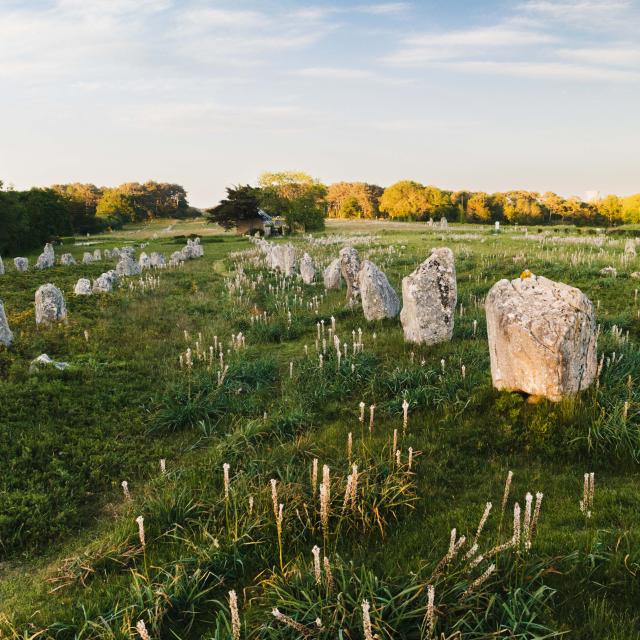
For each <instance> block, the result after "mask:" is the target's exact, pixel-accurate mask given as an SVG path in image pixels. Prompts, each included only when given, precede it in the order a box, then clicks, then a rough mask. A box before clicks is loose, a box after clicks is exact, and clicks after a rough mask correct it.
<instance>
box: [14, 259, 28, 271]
mask: <svg viewBox="0 0 640 640" xmlns="http://www.w3.org/2000/svg"><path fill="white" fill-rule="evenodd" d="M13 264H14V266H15V268H16V271H20V272H25V271H28V270H29V258H14V259H13Z"/></svg>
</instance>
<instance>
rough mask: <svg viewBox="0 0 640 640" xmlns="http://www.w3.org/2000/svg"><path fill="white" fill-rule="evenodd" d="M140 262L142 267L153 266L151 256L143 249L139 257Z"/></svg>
mask: <svg viewBox="0 0 640 640" xmlns="http://www.w3.org/2000/svg"><path fill="white" fill-rule="evenodd" d="M138 264H139V265H140V269H148V268H149V267H151V260H150V259H149V256H148V255H147V254H146V253H145V252H144V251H143V252H142V253H141V254H140V257H139V258H138Z"/></svg>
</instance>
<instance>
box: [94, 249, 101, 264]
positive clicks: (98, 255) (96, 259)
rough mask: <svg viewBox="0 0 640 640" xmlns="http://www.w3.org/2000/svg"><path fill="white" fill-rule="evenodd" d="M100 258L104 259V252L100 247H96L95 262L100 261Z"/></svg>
mask: <svg viewBox="0 0 640 640" xmlns="http://www.w3.org/2000/svg"><path fill="white" fill-rule="evenodd" d="M100 260H102V252H101V251H100V249H94V250H93V261H94V262H100Z"/></svg>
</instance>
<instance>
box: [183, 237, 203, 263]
mask: <svg viewBox="0 0 640 640" xmlns="http://www.w3.org/2000/svg"><path fill="white" fill-rule="evenodd" d="M203 255H204V249H203V248H202V245H201V244H200V238H196V239H195V240H187V246H186V247H183V248H182V256H183V259H184V260H195V258H201V257H202V256H203Z"/></svg>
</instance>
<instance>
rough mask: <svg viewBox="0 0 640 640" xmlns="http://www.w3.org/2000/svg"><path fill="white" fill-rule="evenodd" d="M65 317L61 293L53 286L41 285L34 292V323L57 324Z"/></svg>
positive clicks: (65, 312)
mask: <svg viewBox="0 0 640 640" xmlns="http://www.w3.org/2000/svg"><path fill="white" fill-rule="evenodd" d="M66 317H67V308H66V306H65V304H64V296H63V295H62V291H60V289H58V287H56V286H55V285H54V284H50V283H48V284H43V285H42V286H41V287H39V288H38V290H37V291H36V323H37V324H40V323H42V322H57V321H58V320H64V319H65V318H66Z"/></svg>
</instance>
